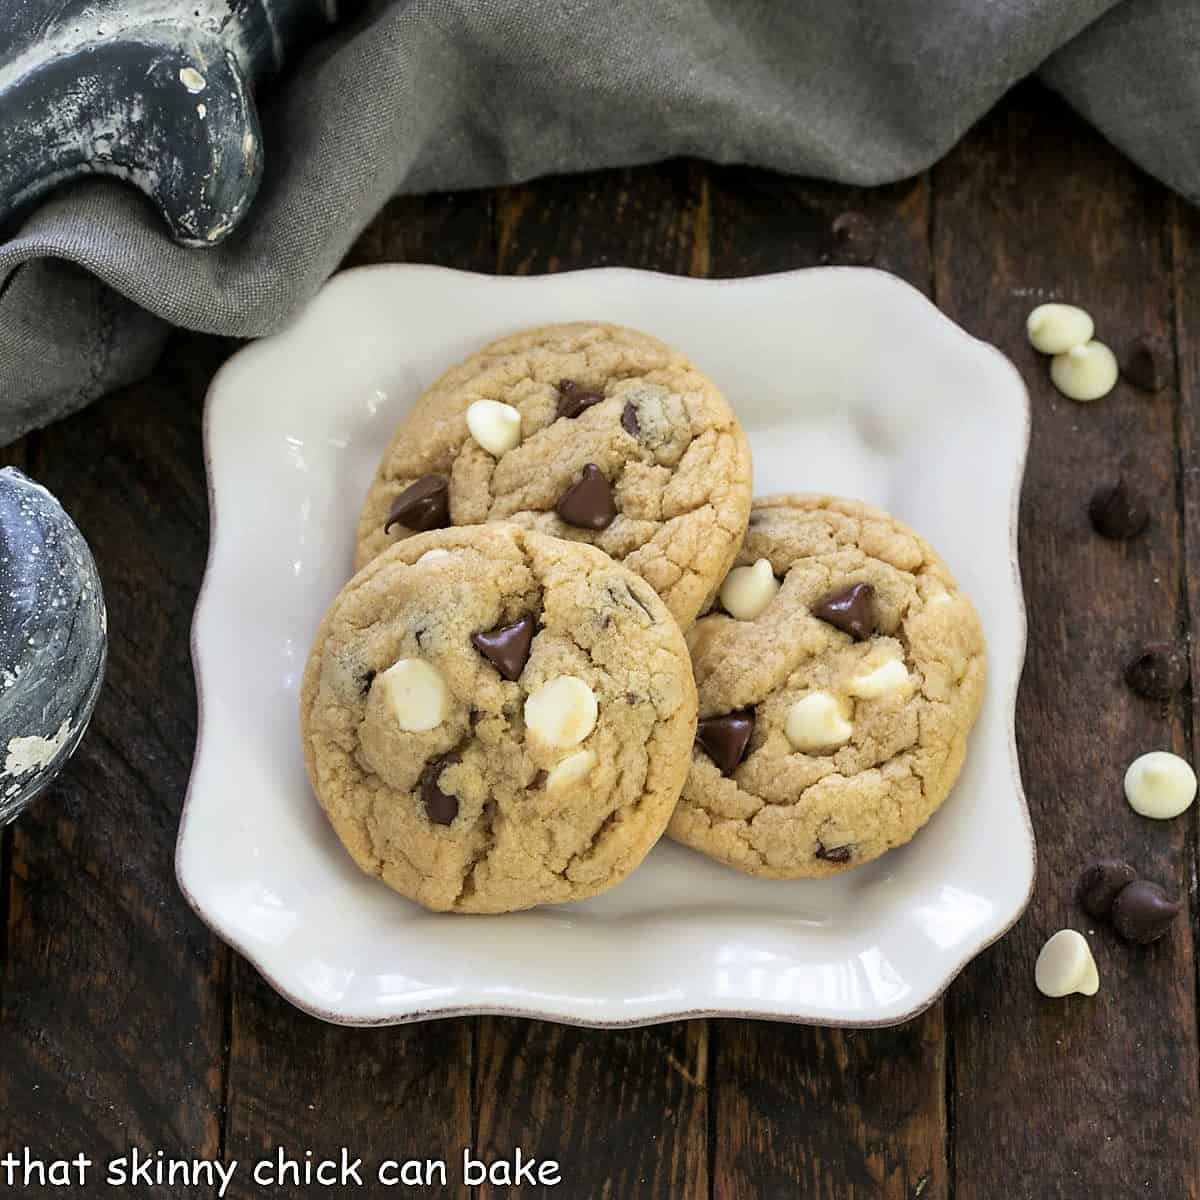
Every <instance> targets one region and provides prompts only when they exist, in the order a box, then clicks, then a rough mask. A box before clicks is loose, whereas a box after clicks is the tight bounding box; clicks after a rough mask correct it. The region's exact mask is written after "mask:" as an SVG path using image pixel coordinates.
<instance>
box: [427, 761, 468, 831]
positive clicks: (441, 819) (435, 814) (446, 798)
mask: <svg viewBox="0 0 1200 1200" xmlns="http://www.w3.org/2000/svg"><path fill="white" fill-rule="evenodd" d="M460 761H461V759H460V758H459V756H458V755H457V754H439V755H438V757H437V758H435V759H432V760H431V761H430V762H429V763H428V765H427V766H426V767H425V769H424V770H423V771H422V772H421V802H422V803H423V804H424V805H425V815H426V816H427V817H428V818H429V819H430V820H431V821H432V822H433V823H434V824H435V825H449V824H451V823H452V822H453V820H454V818H455V817H457V816H458V797H457V796H451V795H449V794H448V793H446V792H443V791H442V789H441V788H440V787H438V780H439V779H440V778H441V776H442V772H443V771H444V770H445V769H446V768H447V767H449V766H452V765H453V764H454V763H456V762H460Z"/></svg>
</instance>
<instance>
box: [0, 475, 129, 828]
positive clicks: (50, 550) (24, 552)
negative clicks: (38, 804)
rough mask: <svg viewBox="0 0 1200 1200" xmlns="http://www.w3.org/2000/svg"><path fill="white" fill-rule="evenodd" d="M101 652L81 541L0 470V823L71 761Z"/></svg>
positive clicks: (88, 557) (97, 601) (48, 504)
mask: <svg viewBox="0 0 1200 1200" xmlns="http://www.w3.org/2000/svg"><path fill="white" fill-rule="evenodd" d="M106 646H107V622H106V619H105V610H104V595H103V592H102V590H101V587H100V576H99V574H98V573H97V571H96V563H95V561H94V560H93V558H92V552H91V551H90V550H89V549H88V545H87V542H85V541H84V539H83V535H82V534H81V533H80V532H79V530H78V528H77V527H76V526H75V523H74V522H73V521H72V520H71V518H70V517H69V516H67V514H66V513H65V512H64V511H63V508H62V506H61V505H60V504H59V503H58V501H57V500H55V498H54V497H53V496H52V495H51V494H50V493H49V492H48V491H46V489H45V488H43V487H42V486H41V485H40V484H37V483H34V482H33V480H31V479H28V478H26V476H24V475H22V474H21V472H20V471H17V470H14V469H13V468H12V467H6V468H5V469H4V470H0V824H4V823H5V822H7V821H10V820H12V818H13V817H15V816H16V815H17V813H18V812H20V811H21V809H22V808H24V807H25V805H26V804H28V803H29V801H30V800H32V799H33V797H34V796H36V795H37V793H38V792H40V791H41V790H42V788H44V787H45V786H46V785H47V784H48V783H49V782H50V781H51V780H52V779H53V778H54V777H55V776H56V775H57V774H58V772H59V771H60V770H61V769H62V767H63V766H64V765H65V763H66V762H67V760H68V759H69V758H70V757H71V755H72V754H73V753H74V751H75V748H76V746H78V744H79V740H80V738H82V737H83V734H84V731H85V730H86V729H87V724H88V720H89V719H90V718H91V715H92V709H93V708H94V707H95V705H96V697H97V695H98V694H99V692H100V684H101V681H102V679H103V676H104V660H105V650H106Z"/></svg>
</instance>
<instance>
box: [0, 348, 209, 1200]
mask: <svg viewBox="0 0 1200 1200" xmlns="http://www.w3.org/2000/svg"><path fill="white" fill-rule="evenodd" d="M229 349H230V347H229V345H228V344H227V343H222V342H218V341H216V340H213V339H203V338H200V337H195V336H187V335H177V336H176V337H174V338H173V339H172V341H171V343H170V346H169V348H168V351H167V355H166V357H165V358H164V360H163V363H162V365H161V367H160V368H159V370H158V371H156V373H155V374H154V376H153V377H152V378H151V379H149V380H147V381H146V382H145V383H144V384H141V385H139V386H137V387H133V388H130V389H128V390H127V391H125V392H123V393H120V394H117V395H114V396H111V397H109V398H108V399H106V400H105V401H104V402H103V403H101V404H98V405H95V406H93V407H92V408H90V409H88V410H87V411H86V412H84V413H82V414H80V415H78V416H75V417H72V418H70V419H69V420H67V421H65V422H63V423H61V424H58V425H56V426H54V427H53V428H51V429H49V430H47V431H45V432H44V433H41V434H38V435H34V436H33V437H31V438H30V439H29V440H28V445H29V450H30V453H29V455H28V461H27V463H26V466H27V469H28V470H29V472H30V473H31V474H32V475H34V476H35V477H36V478H38V479H40V480H41V481H42V482H44V483H45V484H46V485H47V486H48V487H49V488H50V489H51V490H52V491H54V492H55V493H56V494H57V495H58V497H59V498H60V499H61V501H62V503H63V504H64V506H65V507H66V508H67V510H68V511H69V512H70V513H71V514H72V515H73V516H74V517H75V519H76V521H77V522H78V524H79V525H80V527H81V528H82V530H83V532H84V534H85V535H86V536H87V538H88V539H89V541H90V543H91V546H92V549H93V551H94V553H95V556H96V560H97V563H98V565H99V568H100V574H101V577H102V578H103V581H104V586H105V592H106V598H107V603H108V612H109V659H108V674H107V681H106V683H105V687H104V690H103V693H102V695H101V698H100V702H99V705H98V706H97V709H96V713H95V716H94V718H93V721H92V724H91V729H90V731H89V732H88V734H87V736H86V737H85V739H84V741H83V743H82V745H81V747H80V750H79V752H78V754H77V756H76V757H75V759H74V760H73V761H72V763H71V764H70V765H69V766H68V768H67V770H66V771H65V772H64V774H63V775H62V776H61V777H60V781H59V782H58V783H57V784H56V786H54V787H53V788H52V789H51V790H50V791H48V792H47V793H46V794H45V795H43V796H42V797H40V798H39V799H38V801H37V802H36V803H35V805H34V806H33V807H32V808H31V809H30V810H29V811H28V812H26V813H25V814H24V815H23V816H22V817H21V818H20V819H19V820H18V821H17V823H16V824H15V826H14V827H13V830H12V850H11V900H10V905H9V912H8V919H7V951H6V954H5V959H4V970H3V984H2V987H3V1004H2V1008H0V1145H3V1146H6V1147H21V1146H28V1147H29V1148H30V1150H31V1152H32V1153H34V1154H35V1155H39V1156H42V1157H49V1158H53V1157H58V1156H61V1155H68V1154H74V1153H77V1152H79V1151H83V1152H85V1153H87V1154H88V1155H90V1156H91V1157H93V1158H96V1159H101V1158H106V1157H107V1156H109V1155H113V1154H119V1153H125V1152H126V1150H127V1147H129V1146H131V1145H138V1146H139V1147H141V1148H142V1149H144V1150H145V1149H149V1150H151V1151H152V1150H153V1149H155V1148H162V1149H163V1150H164V1151H166V1152H167V1153H168V1154H172V1153H173V1154H176V1155H183V1156H187V1157H191V1156H193V1155H200V1156H202V1155H213V1154H216V1153H218V1152H219V1150H220V1107H221V1092H222V1063H223V1052H222V1045H223V1042H224V1037H225V992H226V970H227V961H228V956H227V952H226V951H225V949H224V947H223V946H221V945H220V944H219V943H218V942H216V940H215V939H214V938H212V937H211V936H210V935H209V933H208V932H207V930H205V929H204V927H203V926H202V925H201V924H200V922H199V921H198V920H197V919H196V918H195V917H194V916H193V915H192V913H191V912H190V910H189V909H188V907H187V905H186V904H185V902H184V900H183V897H182V896H181V895H180V893H179V890H178V888H177V887H176V885H175V873H174V868H173V857H174V855H173V852H174V846H175V831H176V826H177V823H178V817H179V811H180V807H181V804H182V800H183V795H184V789H185V786H186V783H187V775H188V767H189V761H190V757H191V755H190V748H191V746H192V742H193V738H194V735H195V692H194V690H193V686H192V674H191V665H190V662H189V658H188V633H189V628H190V623H191V613H192V605H193V602H194V600H195V596H196V591H197V588H198V586H199V582H200V575H201V571H202V569H203V564H204V556H205V544H206V537H207V518H206V511H205V509H206V498H205V489H204V471H203V465H202V462H201V447H200V412H201V401H202V398H203V395H204V389H205V386H206V384H207V382H208V378H209V376H210V375H211V373H212V371H213V370H214V369H215V368H216V366H217V364H218V363H219V362H220V360H221V359H222V358H223V357H224V356H225V355H226V354H227V353H228V351H229ZM92 1194H95V1193H92ZM160 1194H164V1193H160ZM165 1194H173V1195H183V1194H184V1193H183V1192H182V1191H179V1190H177V1189H172V1190H171V1191H170V1192H169V1193H165Z"/></svg>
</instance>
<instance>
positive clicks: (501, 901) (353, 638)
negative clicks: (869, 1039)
mask: <svg viewBox="0 0 1200 1200" xmlns="http://www.w3.org/2000/svg"><path fill="white" fill-rule="evenodd" d="M695 722H696V689H695V685H694V683H693V681H692V671H691V663H690V661H689V659H688V654H687V647H686V645H685V643H684V640H683V635H682V634H681V633H680V632H679V628H678V626H677V625H676V623H675V622H674V620H672V618H671V615H670V613H668V612H667V609H666V606H665V605H664V604H663V603H662V601H661V600H660V599H659V598H658V596H656V595H655V594H654V592H653V591H652V589H651V588H649V587H648V586H647V585H646V583H645V581H644V580H642V579H640V578H639V577H638V576H636V575H634V574H633V572H632V571H629V570H627V569H626V568H624V567H622V566H621V565H620V564H619V563H615V562H613V561H612V559H610V558H609V557H608V556H607V555H605V554H604V553H603V552H601V551H599V550H597V549H595V548H594V547H592V546H587V545H580V544H578V543H575V542H567V541H563V540H561V539H559V538H551V537H546V536H545V535H543V534H539V533H537V532H535V531H533V530H525V529H521V528H519V527H516V526H512V525H505V524H494V525H486V526H476V527H464V528H461V529H447V530H442V531H435V532H431V533H427V534H423V535H421V536H419V537H414V538H409V539H405V540H404V541H402V542H401V543H399V544H398V545H396V546H393V547H391V548H390V549H389V550H387V551H386V552H385V553H384V554H382V555H380V556H379V557H377V558H375V559H374V560H373V561H372V562H371V563H370V564H369V565H368V566H367V567H366V568H365V569H364V570H362V571H360V572H359V574H357V575H356V576H355V577H354V578H353V579H351V581H350V582H349V583H348V584H347V585H346V586H345V588H343V590H342V591H341V593H340V594H339V595H338V597H337V598H336V599H335V600H334V602H333V605H332V606H331V607H330V609H329V611H328V613H327V614H326V616H325V619H324V621H323V623H322V625H321V628H320V631H319V632H318V634H317V637H316V641H315V644H314V646H313V649H312V654H311V656H310V658H309V661H308V665H307V668H306V670H305V675H304V683H303V687H302V690H301V732H302V737H303V743H304V755H305V762H306V765H307V769H308V775H309V779H310V781H311V783H312V786H313V790H314V791H315V792H316V794H317V798H318V799H319V801H320V803H321V806H322V807H323V808H324V810H325V812H326V814H327V816H328V817H329V820H330V821H331V822H332V824H333V827H334V829H335V830H336V831H337V833H338V836H339V837H340V838H341V839H342V841H343V842H344V843H345V845H346V848H347V849H348V850H349V851H350V854H351V855H352V856H353V858H354V860H355V861H356V862H357V863H358V865H359V866H360V867H361V868H362V869H363V870H364V871H366V872H367V873H368V874H371V875H375V876H377V877H379V878H380V879H382V880H383V881H384V882H385V883H387V884H389V885H390V886H391V887H393V888H395V890H396V891H398V892H400V893H401V894H402V895H405V896H408V897H410V898H411V899H413V900H416V901H418V902H419V903H421V904H423V905H425V906H426V907H427V908H431V909H436V910H450V911H454V912H476V913H482V912H507V911H510V910H513V909H520V908H528V907H530V906H531V905H535V904H544V903H553V902H558V901H564V900H578V899H580V898H582V897H585V896H592V895H595V894H596V893H597V892H602V891H604V890H605V889H606V888H609V887H611V886H612V885H613V884H615V883H618V882H619V881H620V880H621V879H623V878H624V877H625V876H626V875H628V874H629V872H630V871H632V870H633V869H634V867H636V866H637V865H638V863H639V862H641V860H642V858H643V857H644V856H645V854H646V853H647V851H648V850H649V849H650V847H651V846H653V845H654V843H655V842H656V841H657V840H658V838H659V836H660V835H661V834H662V832H663V829H664V828H665V826H666V824H667V821H668V819H669V818H670V815H671V811H672V809H673V808H674V806H675V801H676V799H677V797H678V795H679V789H680V787H681V786H682V784H683V780H684V777H685V776H686V774H687V771H688V764H689V762H690V759H691V745H692V739H693V735H694V732H695Z"/></svg>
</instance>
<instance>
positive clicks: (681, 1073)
mask: <svg viewBox="0 0 1200 1200" xmlns="http://www.w3.org/2000/svg"><path fill="white" fill-rule="evenodd" d="M702 181H703V172H702V169H701V168H699V167H697V166H695V165H693V164H690V163H686V162H672V163H665V164H662V165H660V166H657V167H646V168H640V169H638V170H636V171H605V172H597V173H595V174H589V175H580V176H570V177H566V178H562V179H548V180H543V181H541V182H538V183H534V184H530V185H527V186H524V187H516V188H510V189H506V190H505V191H503V192H501V193H500V194H499V197H498V202H497V210H496V217H497V229H498V248H497V251H498V252H497V264H498V267H499V269H500V270H501V271H504V272H517V273H534V274H537V273H542V272H548V271H558V270H570V269H573V268H578V267H588V266H601V265H603V266H635V267H648V268H652V269H656V270H664V271H675V272H679V271H683V272H686V271H688V270H691V269H693V268H694V267H695V266H697V265H700V266H702V265H703V260H704V256H705V253H706V239H707V234H706V220H707V216H706V205H705V199H704V191H703V185H702ZM707 1067H708V1039H707V1025H706V1023H705V1022H703V1021H698V1022H688V1023H685V1022H675V1023H671V1024H666V1025H661V1026H656V1027H652V1028H649V1029H627V1030H614V1031H602V1030H601V1031H597V1030H587V1029H572V1028H565V1027H562V1026H555V1025H548V1024H545V1023H541V1022H532V1021H522V1020H500V1019H496V1018H490V1017H485V1018H482V1019H481V1020H480V1023H479V1062H478V1065H477V1069H476V1078H477V1089H476V1090H477V1094H478V1098H479V1101H478V1102H479V1131H478V1141H479V1145H480V1146H481V1147H482V1148H483V1150H484V1151H485V1153H486V1154H489V1155H508V1154H511V1153H512V1148H513V1147H514V1146H523V1147H526V1148H527V1149H530V1150H531V1152H535V1153H536V1152H538V1150H540V1151H541V1153H544V1154H546V1155H548V1156H550V1157H557V1158H559V1159H560V1160H561V1162H562V1168H563V1177H564V1180H565V1181H566V1184H565V1185H564V1190H565V1191H566V1192H567V1194H570V1195H580V1196H612V1197H625V1196H638V1197H646V1198H651V1197H662V1198H663V1200H702V1198H703V1197H707V1196H708V1194H709V1182H708V1144H707V1122H708V1093H707V1085H706V1073H707ZM535 1147H536V1148H537V1150H535V1149H534V1148H535ZM516 1193H517V1190H516V1189H509V1188H504V1187H488V1188H484V1189H482V1194H483V1195H486V1196H488V1197H489V1198H490V1197H499V1196H506V1195H509V1194H516ZM519 1194H520V1195H521V1196H526V1195H543V1194H545V1195H547V1196H549V1195H553V1194H556V1193H555V1192H554V1189H551V1188H535V1189H532V1190H530V1189H529V1188H525V1189H521V1190H520V1192H519Z"/></svg>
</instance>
